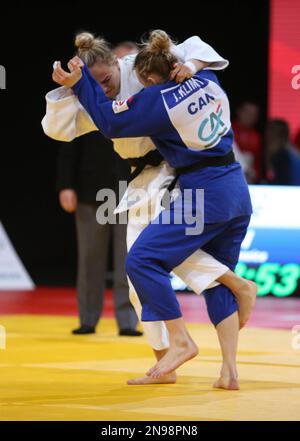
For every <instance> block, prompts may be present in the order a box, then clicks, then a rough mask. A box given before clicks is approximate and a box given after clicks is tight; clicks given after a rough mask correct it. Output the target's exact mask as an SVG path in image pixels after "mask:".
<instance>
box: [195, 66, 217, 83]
mask: <svg viewBox="0 0 300 441" xmlns="http://www.w3.org/2000/svg"><path fill="white" fill-rule="evenodd" d="M194 78H199V79H205V80H208V81H213V82H214V83H217V84H219V80H218V77H217V75H216V73H215V72H214V71H213V70H211V69H202V70H199V71H198V72H197V73H196V74H195V75H194Z"/></svg>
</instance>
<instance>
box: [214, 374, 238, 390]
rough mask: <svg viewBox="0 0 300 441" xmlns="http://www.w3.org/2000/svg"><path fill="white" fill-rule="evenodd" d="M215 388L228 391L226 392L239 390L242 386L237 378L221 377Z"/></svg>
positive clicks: (215, 383)
mask: <svg viewBox="0 0 300 441" xmlns="http://www.w3.org/2000/svg"><path fill="white" fill-rule="evenodd" d="M213 387H214V388H215V389H226V390H239V389H240V385H239V382H238V380H237V378H232V377H220V378H219V379H218V380H217V381H215V382H214V384H213Z"/></svg>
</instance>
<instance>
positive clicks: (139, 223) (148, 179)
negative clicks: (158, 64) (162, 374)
mask: <svg viewBox="0 0 300 441" xmlns="http://www.w3.org/2000/svg"><path fill="white" fill-rule="evenodd" d="M172 52H173V53H174V55H176V56H177V58H178V59H179V60H180V61H182V62H185V61H188V60H191V59H197V60H201V61H205V62H209V63H212V64H211V65H210V66H209V69H211V70H221V69H225V68H226V67H227V66H228V64H229V63H228V61H227V60H225V59H224V58H222V57H221V56H220V55H219V54H218V53H217V52H216V51H215V50H214V49H213V48H212V47H211V46H209V45H208V44H207V43H205V42H203V41H202V40H201V39H200V38H199V37H196V36H195V37H191V38H189V39H188V40H186V41H185V42H184V43H182V44H180V45H178V46H173V48H172ZM134 59H135V56H134V55H131V56H127V57H124V58H123V59H121V60H118V61H119V65H120V77H121V82H120V93H119V94H118V96H117V97H116V100H120V101H123V100H126V99H128V98H129V97H130V96H131V95H134V94H135V93H137V92H139V91H140V90H141V89H142V88H143V86H142V85H141V84H140V83H139V81H138V79H137V76H136V74H135V71H134V70H133V64H134ZM46 102H47V111H46V115H45V117H44V118H43V120H42V126H43V130H44V132H45V133H46V135H48V136H50V137H51V138H53V139H56V140H60V141H71V140H73V139H74V138H76V137H78V136H81V135H84V134H86V133H89V132H91V131H94V130H98V129H97V127H96V126H95V125H94V123H93V121H92V119H91V118H90V116H89V115H88V113H87V112H86V111H85V109H84V108H83V107H82V106H81V104H80V103H79V101H78V99H77V97H76V96H75V95H74V94H73V92H72V90H70V89H67V88H66V87H59V88H57V89H55V90H52V91H51V92H49V93H48V94H47V95H46ZM113 141H114V149H115V151H116V152H117V153H118V154H119V155H120V156H121V157H122V158H124V159H126V158H138V157H143V156H144V155H146V154H147V153H148V152H149V151H151V150H154V149H155V146H154V144H153V143H152V141H151V139H150V138H127V139H114V140H113ZM174 176H175V174H174V171H173V169H172V168H171V167H170V166H169V165H168V164H167V163H166V162H165V161H163V162H162V163H161V164H160V165H159V166H157V167H152V166H147V167H146V168H145V169H144V170H143V171H142V172H141V173H140V174H139V175H138V176H137V177H136V178H135V179H134V180H133V181H132V182H130V184H129V186H128V189H127V191H126V193H125V195H124V196H123V198H122V200H121V202H120V204H119V206H118V207H117V209H116V210H115V212H116V213H121V212H122V211H125V210H127V209H128V202H129V201H134V200H136V202H135V203H133V204H131V205H130V208H129V209H128V225H127V248H128V250H129V249H130V248H131V246H132V244H133V243H134V242H135V240H136V239H137V237H138V236H139V235H140V233H141V232H142V231H143V229H144V228H145V227H146V226H147V225H148V224H149V222H150V220H151V219H153V218H154V217H156V215H157V214H158V212H159V211H160V210H161V197H160V194H161V190H162V189H164V188H167V187H168V185H169V183H170V182H171V181H172V180H173V178H174ZM140 189H143V190H145V193H144V196H143V197H142V198H140V197H139V196H140ZM138 208H139V209H140V210H139V213H142V212H145V213H147V214H148V213H149V210H150V212H151V219H149V217H148V216H147V215H145V216H143V215H142V216H141V215H139V217H137V216H136V210H137V209H138ZM143 209H145V210H143ZM227 270H228V268H227V267H226V266H225V265H223V264H221V263H220V262H218V261H217V260H215V259H214V258H213V257H212V256H210V255H209V254H207V253H205V252H204V251H202V250H200V249H199V250H197V251H196V252H195V253H194V254H192V255H191V256H190V257H189V258H188V259H186V260H185V261H184V262H183V263H182V264H181V265H179V266H178V267H177V268H175V269H174V270H173V271H174V273H175V274H176V275H177V276H178V277H180V278H181V279H182V280H183V281H184V282H185V284H186V285H188V286H189V287H190V288H192V289H193V291H194V292H196V293H197V294H200V293H201V292H202V291H204V290H205V289H207V288H208V287H212V286H215V285H216V284H217V283H216V282H215V280H216V279H217V278H218V277H220V276H221V275H223V274H224V273H225V272H226V271H227ZM129 296H130V300H131V302H132V304H133V306H134V308H135V310H136V313H137V315H138V317H139V319H140V318H141V304H140V301H139V298H138V296H137V294H136V292H135V290H134V288H133V286H132V284H131V283H130V281H129ZM142 325H143V329H144V332H145V335H146V337H147V339H148V341H149V343H150V345H151V346H152V348H153V349H155V350H162V349H165V348H167V347H168V346H169V339H168V333H167V329H166V326H165V324H164V322H142Z"/></svg>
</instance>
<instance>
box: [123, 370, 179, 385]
mask: <svg viewBox="0 0 300 441" xmlns="http://www.w3.org/2000/svg"><path fill="white" fill-rule="evenodd" d="M174 383H176V374H175V372H171V373H170V374H167V375H164V376H163V377H160V378H152V377H141V378H133V379H132V380H128V381H127V384H129V385H130V386H138V385H146V384H174Z"/></svg>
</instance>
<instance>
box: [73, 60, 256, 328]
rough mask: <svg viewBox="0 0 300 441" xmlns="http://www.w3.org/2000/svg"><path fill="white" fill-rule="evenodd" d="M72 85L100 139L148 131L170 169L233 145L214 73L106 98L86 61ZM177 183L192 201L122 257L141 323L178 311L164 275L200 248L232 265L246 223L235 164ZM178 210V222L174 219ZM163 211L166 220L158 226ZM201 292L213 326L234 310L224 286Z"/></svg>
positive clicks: (246, 203)
mask: <svg viewBox="0 0 300 441" xmlns="http://www.w3.org/2000/svg"><path fill="white" fill-rule="evenodd" d="M73 90H74V92H75V93H76V95H77V96H78V98H79V100H80V102H81V104H82V105H83V106H84V107H85V109H86V110H87V112H88V113H89V114H90V116H91V117H92V119H93V121H94V123H95V124H96V126H97V127H99V129H100V130H101V131H102V133H103V134H104V135H105V136H107V137H110V138H122V137H139V136H150V137H151V139H152V141H153V142H154V144H155V146H156V147H157V149H158V150H159V151H160V152H161V154H162V155H163V156H164V157H165V159H166V160H167V161H168V162H169V164H170V165H171V166H172V167H174V168H175V169H178V168H181V167H187V166H192V165H194V164H196V163H199V162H200V161H201V160H202V159H203V158H206V157H211V158H213V157H214V156H218V157H220V156H224V155H226V154H228V153H229V152H230V151H231V149H232V140H233V133H232V129H231V124H230V111H229V103H228V99H227V96H226V94H225V92H224V91H223V90H222V88H221V87H220V85H219V83H218V80H217V77H216V75H215V74H214V73H213V72H212V71H209V70H204V71H201V72H199V73H198V74H196V75H195V76H194V77H193V78H192V79H190V80H187V81H185V82H184V83H183V84H181V85H177V84H175V83H174V82H168V83H164V84H160V85H157V86H152V87H149V88H147V89H144V90H143V91H141V92H140V93H138V94H136V95H134V96H133V97H131V98H129V99H128V100H126V101H123V102H116V101H114V102H113V103H112V102H111V101H110V100H108V98H107V97H106V96H105V94H104V92H103V91H102V89H101V87H100V86H99V85H98V83H97V82H96V81H95V80H94V79H93V77H92V76H91V74H90V72H89V70H88V68H87V67H86V66H84V68H83V75H82V78H81V79H80V80H79V81H78V83H77V84H76V85H75V86H74V87H73ZM179 187H180V189H181V191H182V192H183V191H184V190H190V192H191V196H190V200H189V201H188V202H187V204H183V206H182V205H180V203H179V201H178V199H176V200H175V201H174V202H173V203H172V204H171V206H170V208H169V209H168V210H164V211H163V212H162V213H161V214H160V215H159V218H158V219H156V220H154V221H153V222H152V223H151V224H150V225H149V226H148V227H147V228H146V229H145V230H144V231H143V232H142V233H141V235H140V236H139V238H138V239H137V241H136V242H135V243H134V245H133V246H132V248H131V250H130V252H129V254H128V257H127V262H126V268H127V272H128V275H129V277H130V280H131V281H132V283H133V285H134V287H135V289H136V291H137V293H138V295H139V298H140V300H141V303H142V306H143V311H142V320H143V321H155V320H171V319H175V318H178V317H180V316H181V312H180V308H179V305H178V302H177V300H176V296H175V293H174V291H173V290H172V288H171V284H170V280H169V272H170V271H171V270H172V269H173V268H174V267H176V266H178V265H179V264H180V263H181V262H182V261H183V260H185V259H186V258H187V257H188V256H189V255H191V254H192V253H193V252H194V251H195V250H197V249H198V248H202V249H203V250H205V251H207V252H209V253H210V254H211V255H212V256H214V257H215V258H217V259H218V260H220V261H221V262H222V263H224V264H226V265H227V266H228V267H229V268H231V269H234V267H235V265H236V263H237V260H238V255H239V250H240V245H241V242H242V240H243V238H244V236H245V234H246V230H247V226H248V223H249V220H250V215H251V212H252V207H251V201H250V196H249V191H248V186H247V184H246V182H245V179H244V176H243V173H242V170H241V167H240V165H239V163H237V162H235V163H233V164H230V165H225V166H219V167H206V168H203V169H201V170H194V171H190V172H187V173H184V174H182V175H181V176H180V177H179ZM198 189H204V212H203V211H202V212H200V213H199V206H198V205H197V190H198ZM186 211H188V212H190V215H191V216H192V217H194V218H196V217H197V216H198V217H199V216H200V217H201V218H202V219H201V220H202V221H203V224H204V229H203V232H202V233H201V234H200V233H199V234H197V235H187V234H186V231H187V227H188V228H191V227H192V226H193V224H189V223H187V222H186V221H185V216H184V215H185V214H186ZM178 212H181V213H182V222H181V223H180V224H178V223H176V222H174V215H176V214H178ZM166 216H170V218H171V224H168V225H167V224H164V219H166ZM195 225H196V221H195ZM205 297H206V301H207V307H208V312H209V315H210V318H211V320H212V321H213V323H214V324H215V325H216V324H218V323H219V322H220V321H222V320H223V319H224V318H226V317H227V316H229V315H230V314H232V313H233V312H234V311H236V310H237V305H236V302H235V299H234V297H233V295H232V294H231V293H230V291H229V290H228V289H227V288H225V287H224V286H218V287H216V288H213V289H210V290H209V294H207V293H205Z"/></svg>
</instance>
